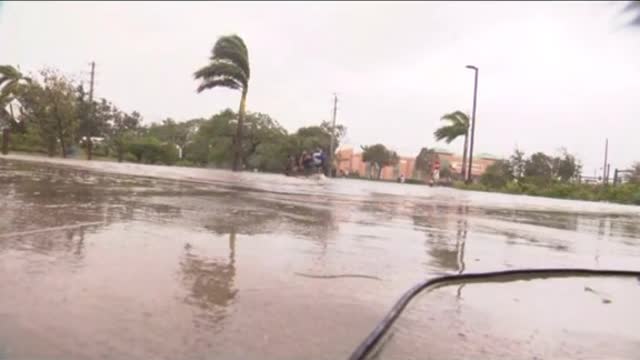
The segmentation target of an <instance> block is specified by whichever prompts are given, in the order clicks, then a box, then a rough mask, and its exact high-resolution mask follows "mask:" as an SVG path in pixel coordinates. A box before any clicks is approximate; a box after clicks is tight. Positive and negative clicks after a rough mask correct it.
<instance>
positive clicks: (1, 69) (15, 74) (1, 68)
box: [0, 65, 22, 79]
mask: <svg viewBox="0 0 640 360" xmlns="http://www.w3.org/2000/svg"><path fill="white" fill-rule="evenodd" d="M0 74H2V76H3V77H8V78H13V79H19V78H21V77H22V74H21V73H20V71H19V70H18V69H16V68H15V67H13V66H11V65H0Z"/></svg>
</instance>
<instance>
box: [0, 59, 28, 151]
mask: <svg viewBox="0 0 640 360" xmlns="http://www.w3.org/2000/svg"><path fill="white" fill-rule="evenodd" d="M24 82H27V83H29V82H31V79H29V78H28V77H25V76H23V75H22V73H21V72H20V71H19V70H18V69H16V68H15V67H13V66H11V65H0V122H5V125H6V127H5V128H4V129H3V130H2V153H3V154H6V153H7V150H8V146H9V144H8V143H7V142H8V141H9V140H8V139H9V131H10V129H11V128H12V127H15V126H16V125H17V123H16V119H15V117H14V114H13V111H12V108H11V102H12V101H13V100H14V99H15V98H16V97H17V96H18V94H19V92H20V86H21V85H22V84H23V83H24ZM7 106H8V107H9V110H7Z"/></svg>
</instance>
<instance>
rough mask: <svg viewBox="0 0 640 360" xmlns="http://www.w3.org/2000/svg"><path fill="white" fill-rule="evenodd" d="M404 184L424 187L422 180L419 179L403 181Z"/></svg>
mask: <svg viewBox="0 0 640 360" xmlns="http://www.w3.org/2000/svg"><path fill="white" fill-rule="evenodd" d="M404 182H405V184H415V185H426V183H425V182H424V180H420V179H404Z"/></svg>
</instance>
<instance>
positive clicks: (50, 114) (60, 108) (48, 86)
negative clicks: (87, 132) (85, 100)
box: [41, 70, 78, 158]
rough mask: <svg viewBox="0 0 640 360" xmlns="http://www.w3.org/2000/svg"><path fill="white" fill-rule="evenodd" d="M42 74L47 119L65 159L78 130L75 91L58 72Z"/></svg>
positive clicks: (44, 72) (47, 71) (43, 72)
mask: <svg viewBox="0 0 640 360" xmlns="http://www.w3.org/2000/svg"><path fill="white" fill-rule="evenodd" d="M41 74H42V77H43V78H44V100H45V101H46V105H45V106H46V109H47V119H48V120H49V121H50V122H51V124H50V125H51V126H52V128H53V129H54V131H55V135H56V137H57V141H58V142H59V143H60V151H61V155H62V157H63V158H64V157H67V152H68V148H69V146H70V145H71V143H72V142H73V140H74V139H75V137H76V131H77V128H78V118H77V113H76V108H75V106H76V97H75V89H74V87H73V84H72V83H71V81H69V80H68V79H67V78H66V77H64V76H63V75H62V74H60V73H58V72H56V71H53V70H44V71H42V73H41Z"/></svg>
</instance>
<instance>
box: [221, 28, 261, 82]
mask: <svg viewBox="0 0 640 360" xmlns="http://www.w3.org/2000/svg"><path fill="white" fill-rule="evenodd" d="M221 59H224V60H227V61H229V62H231V63H233V64H234V65H236V66H237V67H239V68H240V69H242V71H243V72H244V73H245V75H246V77H247V79H249V77H250V74H251V71H250V68H249V52H248V50H247V46H246V45H245V43H244V41H243V40H242V38H241V37H239V36H238V35H228V36H222V37H220V38H219V39H218V41H217V42H216V44H215V45H214V46H213V49H212V50H211V60H214V61H215V60H221Z"/></svg>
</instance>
